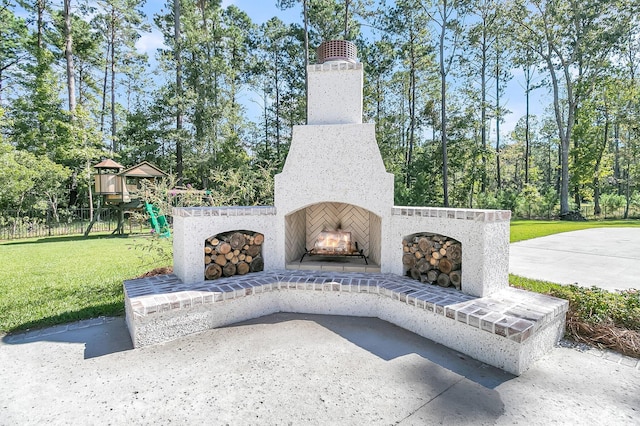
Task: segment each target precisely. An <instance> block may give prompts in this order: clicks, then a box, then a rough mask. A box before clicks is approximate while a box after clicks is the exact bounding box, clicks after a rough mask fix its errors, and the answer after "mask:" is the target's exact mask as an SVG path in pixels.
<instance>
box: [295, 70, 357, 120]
mask: <svg viewBox="0 0 640 426" xmlns="http://www.w3.org/2000/svg"><path fill="white" fill-rule="evenodd" d="M307 73H308V76H309V95H308V100H307V102H308V111H309V112H308V118H307V123H308V124H348V123H355V124H358V123H362V82H363V74H362V64H361V63H350V62H346V61H330V62H326V63H324V64H318V65H309V66H308V67H307Z"/></svg>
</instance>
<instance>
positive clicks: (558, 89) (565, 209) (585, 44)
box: [514, 0, 629, 215]
mask: <svg viewBox="0 0 640 426" xmlns="http://www.w3.org/2000/svg"><path fill="white" fill-rule="evenodd" d="M624 6H625V5H624V4H623V3H621V2H619V1H617V0H606V1H595V0H587V1H581V2H578V1H574V0H571V1H566V2H562V1H557V0H534V1H531V2H521V1H520V2H519V3H518V4H517V8H516V14H515V15H514V17H515V19H516V22H517V24H518V26H519V28H520V29H521V33H520V37H519V42H520V43H521V44H523V45H525V46H528V47H529V48H530V49H531V50H532V51H533V52H535V53H536V55H537V56H538V58H539V59H540V60H541V62H542V63H543V64H544V66H545V67H546V71H547V72H548V73H549V77H550V79H551V87H552V93H553V106H554V113H555V118H556V125H557V129H558V135H559V138H560V141H561V156H562V162H561V163H562V173H561V188H560V214H561V215H566V214H567V213H569V211H570V209H569V150H570V143H571V141H572V134H573V128H574V126H575V124H576V115H577V111H578V108H579V107H580V105H581V103H582V102H583V101H584V100H585V99H586V98H587V97H588V96H589V95H590V94H591V91H592V90H593V87H594V85H593V83H594V81H595V80H596V79H597V78H598V77H599V76H600V75H601V74H602V73H603V72H605V70H606V67H605V66H604V64H606V62H607V60H608V59H609V58H610V55H611V54H612V53H613V52H615V51H616V50H617V49H618V48H619V47H620V41H621V39H622V34H623V29H624V28H626V22H627V20H628V17H629V14H628V13H626V11H625V10H624ZM563 100H564V103H563ZM563 104H564V110H563V108H562V107H563Z"/></svg>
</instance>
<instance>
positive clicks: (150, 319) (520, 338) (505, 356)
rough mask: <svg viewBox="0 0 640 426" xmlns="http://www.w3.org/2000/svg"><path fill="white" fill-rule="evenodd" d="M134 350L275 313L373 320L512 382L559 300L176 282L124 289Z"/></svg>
mask: <svg viewBox="0 0 640 426" xmlns="http://www.w3.org/2000/svg"><path fill="white" fill-rule="evenodd" d="M124 293H125V309H126V317H127V318H126V319H127V326H128V328H129V332H130V334H131V338H132V340H133V344H134V346H135V347H142V346H146V345H151V344H156V343H161V342H165V341H168V340H173V339H175V338H178V337H181V336H184V335H188V334H191V333H195V332H199V331H203V330H206V329H210V328H216V327H222V326H225V325H230V324H233V323H237V322H240V321H245V320H248V319H253V318H258V317H261V316H264V315H269V314H272V313H276V312H296V313H308V314H328V315H351V316H368V317H378V318H380V319H382V320H385V321H388V322H391V323H393V324H396V325H398V326H400V327H402V328H405V329H408V330H410V331H413V332H415V333H417V334H419V335H421V336H423V337H426V338H429V339H431V340H434V341H436V342H438V343H441V344H443V345H445V346H448V347H450V348H452V349H455V350H458V351H460V352H463V353H465V354H467V355H470V356H472V357H474V358H476V359H478V360H480V361H483V362H486V363H488V364H491V365H494V366H496V367H499V368H502V369H504V370H506V371H508V372H510V373H513V374H521V373H522V372H523V371H524V370H526V369H527V368H528V367H529V366H530V365H531V363H533V362H534V361H535V360H536V359H537V358H539V357H540V356H541V355H543V354H544V353H546V352H547V351H549V350H551V348H553V346H554V345H555V344H556V343H557V341H558V339H559V338H560V337H561V336H562V332H563V328H564V315H565V313H566V311H567V308H568V302H567V301H566V300H562V299H557V298H554V297H550V296H546V295H542V294H537V293H531V292H528V291H524V290H519V289H515V288H507V289H505V290H502V291H499V292H498V293H496V294H493V295H492V296H491V297H484V298H479V297H474V296H469V295H467V294H464V293H462V292H460V291H458V290H455V289H453V288H442V287H439V286H433V285H425V284H422V283H420V282H418V281H415V280H412V279H409V278H407V277H402V276H398V275H394V274H370V273H348V272H329V271H324V272H323V271H290V270H286V271H285V270H283V271H275V272H261V273H254V274H248V275H244V276H235V277H230V278H222V279H218V280H214V281H202V282H199V283H195V284H189V285H187V284H184V283H183V282H182V281H181V280H180V279H179V278H177V277H176V276H175V275H160V276H155V277H149V278H141V279H135V280H129V281H125V282H124Z"/></svg>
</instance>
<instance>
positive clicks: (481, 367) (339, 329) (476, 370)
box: [229, 313, 516, 389]
mask: <svg viewBox="0 0 640 426" xmlns="http://www.w3.org/2000/svg"><path fill="white" fill-rule="evenodd" d="M301 320H303V321H313V322H315V323H317V324H318V325H321V326H322V327H324V328H326V329H328V330H331V331H332V332H334V333H336V334H337V335H339V336H341V337H343V338H344V339H346V340H348V341H350V342H351V343H353V344H355V345H357V346H359V347H361V348H362V349H365V350H366V351H368V352H370V353H372V354H374V355H376V356H377V357H379V358H381V359H384V360H385V361H391V360H393V359H396V358H400V357H403V356H407V355H411V354H416V355H419V356H420V357H422V358H424V359H426V360H428V361H430V362H432V363H434V364H437V366H439V367H441V368H444V369H447V370H449V371H451V372H454V373H456V374H458V375H460V376H462V377H464V378H466V379H468V380H471V381H473V382H475V383H477V384H479V385H481V386H483V387H485V388H487V389H494V388H495V387H497V386H499V385H500V384H502V383H504V382H506V381H509V380H511V379H513V378H515V377H516V376H514V375H512V374H510V373H507V372H505V371H503V370H500V369H498V368H496V367H492V366H490V365H487V364H484V363H482V362H480V361H478V360H476V359H474V358H471V357H469V356H467V355H464V354H462V353H459V352H457V351H454V350H453V349H450V348H447V347H446V346H443V345H440V344H438V343H435V342H433V341H432V340H429V339H425V338H424V337H421V336H419V335H417V334H415V333H412V332H410V331H407V330H405V329H403V328H400V327H398V326H396V325H393V324H391V323H388V322H386V321H383V320H381V319H378V318H362V317H348V316H332V315H309V314H292V313H278V314H272V315H267V316H264V317H261V318H256V319H253V320H249V321H245V322H241V323H238V324H234V325H230V326H229V327H242V326H244V325H250V324H276V323H279V322H286V321H301ZM415 373H416V374H418V373H419V372H415Z"/></svg>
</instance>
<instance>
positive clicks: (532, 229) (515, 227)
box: [510, 220, 640, 243]
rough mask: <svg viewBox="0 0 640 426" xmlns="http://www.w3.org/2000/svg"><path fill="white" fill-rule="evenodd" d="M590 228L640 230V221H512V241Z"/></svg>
mask: <svg viewBox="0 0 640 426" xmlns="http://www.w3.org/2000/svg"><path fill="white" fill-rule="evenodd" d="M590 228H640V220H598V221H596V220H593V221H587V222H569V221H559V220H513V221H511V238H510V241H511V242H512V243H516V242H518V241H524V240H530V239H532V238H538V237H546V236H548V235H553V234H559V233H561V232H570V231H580V230H582V229H590Z"/></svg>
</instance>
